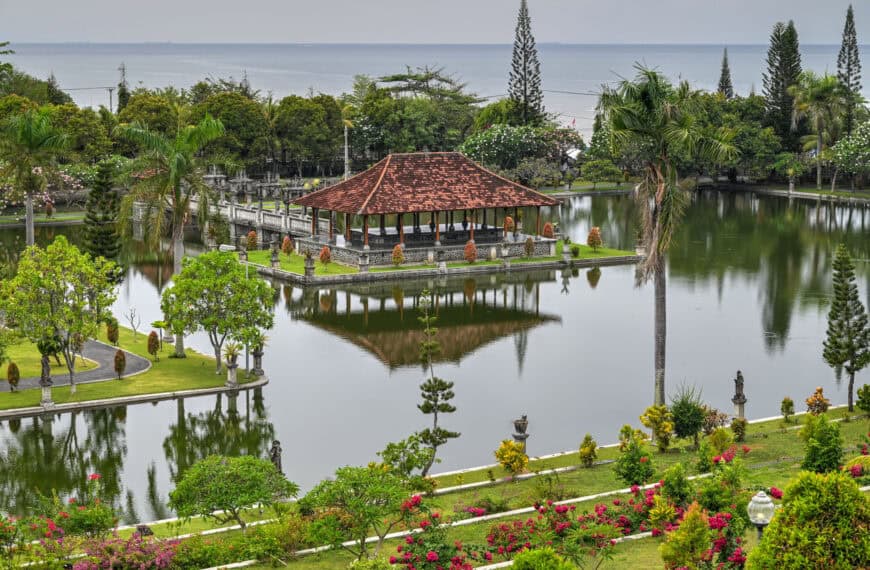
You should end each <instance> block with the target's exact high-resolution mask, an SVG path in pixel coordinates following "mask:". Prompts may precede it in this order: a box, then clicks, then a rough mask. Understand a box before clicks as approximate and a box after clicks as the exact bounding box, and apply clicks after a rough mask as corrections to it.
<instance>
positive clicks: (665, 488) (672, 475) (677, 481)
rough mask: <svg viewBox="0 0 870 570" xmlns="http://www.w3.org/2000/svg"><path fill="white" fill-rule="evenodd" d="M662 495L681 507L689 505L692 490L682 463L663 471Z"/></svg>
mask: <svg viewBox="0 0 870 570" xmlns="http://www.w3.org/2000/svg"><path fill="white" fill-rule="evenodd" d="M662 495H663V496H664V497H666V498H668V499H670V500H671V501H672V502H673V503H674V504H675V505H678V506H681V507H682V506H685V505H687V504H688V503H689V499H690V498H691V497H692V496H693V495H694V489H693V488H692V483H691V482H690V481H689V478H688V477H687V476H686V468H685V467H683V464H682V463H676V464H674V465H672V466H671V467H670V468H668V470H667V471H665V474H664V477H662Z"/></svg>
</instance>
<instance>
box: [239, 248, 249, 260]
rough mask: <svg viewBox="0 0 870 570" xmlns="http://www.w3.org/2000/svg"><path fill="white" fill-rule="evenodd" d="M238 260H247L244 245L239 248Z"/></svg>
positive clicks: (246, 251)
mask: <svg viewBox="0 0 870 570" xmlns="http://www.w3.org/2000/svg"><path fill="white" fill-rule="evenodd" d="M239 261H248V250H247V249H245V247H244V246H242V247H241V249H239Z"/></svg>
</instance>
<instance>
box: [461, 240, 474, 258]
mask: <svg viewBox="0 0 870 570" xmlns="http://www.w3.org/2000/svg"><path fill="white" fill-rule="evenodd" d="M463 256H464V257H465V261H467V262H468V263H474V262H475V261H477V246H476V245H474V242H473V241H469V242H468V243H466V244H465V250H463Z"/></svg>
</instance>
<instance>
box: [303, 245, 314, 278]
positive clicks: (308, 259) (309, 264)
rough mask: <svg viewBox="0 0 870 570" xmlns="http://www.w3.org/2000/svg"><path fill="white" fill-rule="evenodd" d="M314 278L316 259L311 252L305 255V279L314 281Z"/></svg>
mask: <svg viewBox="0 0 870 570" xmlns="http://www.w3.org/2000/svg"><path fill="white" fill-rule="evenodd" d="M313 277H314V257H313V256H312V255H311V253H310V252H306V254H305V278H306V279H312V278H313Z"/></svg>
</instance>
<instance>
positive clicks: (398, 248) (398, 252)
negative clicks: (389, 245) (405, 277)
mask: <svg viewBox="0 0 870 570" xmlns="http://www.w3.org/2000/svg"><path fill="white" fill-rule="evenodd" d="M392 260H393V265H395V266H396V267H398V266H400V265H402V264H403V263H405V250H404V249H403V248H402V244H400V243H397V244H396V245H395V247H393V256H392Z"/></svg>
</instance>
